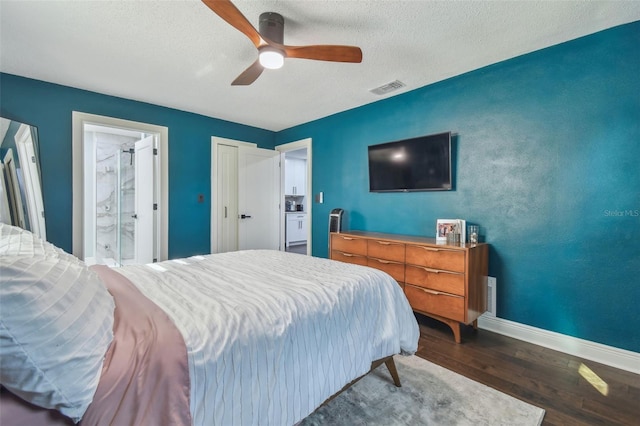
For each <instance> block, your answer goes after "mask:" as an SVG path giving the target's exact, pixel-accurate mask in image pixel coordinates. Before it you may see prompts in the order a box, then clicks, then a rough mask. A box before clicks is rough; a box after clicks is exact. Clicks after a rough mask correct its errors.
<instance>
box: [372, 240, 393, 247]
mask: <svg viewBox="0 0 640 426" xmlns="http://www.w3.org/2000/svg"><path fill="white" fill-rule="evenodd" d="M376 243H378V244H381V245H383V246H390V245H391V243H390V242H388V241H376Z"/></svg>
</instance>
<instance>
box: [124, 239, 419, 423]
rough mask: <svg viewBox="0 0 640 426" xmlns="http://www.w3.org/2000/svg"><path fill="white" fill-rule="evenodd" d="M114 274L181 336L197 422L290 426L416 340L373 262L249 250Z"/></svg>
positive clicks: (397, 294)
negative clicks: (131, 285) (365, 264)
mask: <svg viewBox="0 0 640 426" xmlns="http://www.w3.org/2000/svg"><path fill="white" fill-rule="evenodd" d="M117 271H118V272H119V273H121V274H122V275H124V276H125V277H127V278H128V279H129V280H131V282H133V283H134V284H135V285H136V287H138V288H139V289H140V290H141V291H142V293H143V294H144V295H145V296H147V297H148V298H149V299H151V300H152V301H153V302H154V303H155V304H157V305H158V306H160V307H161V308H162V309H163V310H164V311H165V312H166V313H167V314H168V315H169V316H170V317H171V319H172V320H173V321H174V323H175V324H176V326H177V328H178V329H179V330H180V332H181V333H182V335H183V337H184V340H185V343H186V347H187V354H188V363H189V376H190V381H191V384H190V387H191V389H190V391H191V397H190V410H191V414H192V418H193V422H194V424H195V425H205V424H206V425H293V424H295V423H297V422H299V421H300V420H302V419H303V418H304V417H306V416H307V415H309V414H310V413H312V412H313V411H314V410H315V408H316V407H317V406H319V405H320V404H321V403H322V402H324V401H325V400H326V399H327V398H329V397H330V396H331V395H333V394H335V393H336V392H338V391H339V390H340V389H342V388H343V387H344V386H345V385H346V384H347V383H349V382H351V381H352V380H353V379H355V378H357V377H359V376H361V375H363V374H365V373H366V372H367V371H368V370H369V368H370V366H371V362H372V361H374V360H377V359H380V358H383V357H385V356H388V355H392V354H396V353H407V354H411V353H413V352H415V351H416V349H417V342H418V335H419V332H418V325H417V323H416V320H415V317H414V316H413V312H412V310H411V308H410V306H409V303H408V302H407V299H406V298H405V296H404V294H403V292H402V289H401V288H400V287H399V286H398V284H397V283H396V282H395V281H394V280H393V279H392V278H391V277H390V276H388V275H387V274H385V273H383V272H380V271H378V270H375V269H372V268H366V267H362V266H357V265H350V264H346V263H341V262H336V261H331V260H328V259H321V258H315V257H311V256H303V255H298V254H292V253H285V252H279V251H270V250H250V251H240V252H232V253H222V254H214V255H208V256H194V257H190V258H186V259H181V260H172V261H165V262H161V263H155V264H150V265H132V266H126V267H123V268H119V269H117Z"/></svg>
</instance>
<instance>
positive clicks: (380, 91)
mask: <svg viewBox="0 0 640 426" xmlns="http://www.w3.org/2000/svg"><path fill="white" fill-rule="evenodd" d="M404 86H406V84H404V83H403V82H401V81H400V80H396V81H392V82H391V83H387V84H385V85H382V86H380V87H376V88H375V89H371V90H369V91H370V92H371V93H373V94H375V95H386V94H387V93H389V92H393V91H394V90H398V89H400V88H401V87H404Z"/></svg>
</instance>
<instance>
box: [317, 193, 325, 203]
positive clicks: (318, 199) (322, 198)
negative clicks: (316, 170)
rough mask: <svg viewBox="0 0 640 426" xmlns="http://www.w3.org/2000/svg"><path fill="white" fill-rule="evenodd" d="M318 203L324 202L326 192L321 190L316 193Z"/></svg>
mask: <svg viewBox="0 0 640 426" xmlns="http://www.w3.org/2000/svg"><path fill="white" fill-rule="evenodd" d="M316 203H318V204H322V203H324V192H322V191H320V192H318V193H317V194H316Z"/></svg>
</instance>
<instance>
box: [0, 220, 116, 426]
mask: <svg viewBox="0 0 640 426" xmlns="http://www.w3.org/2000/svg"><path fill="white" fill-rule="evenodd" d="M0 280H1V284H0V382H1V383H2V385H3V386H5V387H6V388H8V389H9V390H10V391H11V392H13V393H14V394H16V395H18V396H20V397H21V398H23V399H25V400H27V401H29V402H31V403H33V404H35V405H38V406H40V407H44V408H53V409H56V410H59V411H60V412H61V413H62V414H64V415H66V416H68V417H70V418H71V419H72V420H74V421H75V422H78V421H79V420H80V419H81V418H82V415H83V414H84V412H85V411H86V409H87V407H88V405H89V404H90V403H91V400H92V398H93V395H94V394H95V391H96V388H97V386H98V381H99V379H100V373H101V371H102V363H103V360H104V355H105V353H106V351H107V348H108V347H109V344H110V343H111V341H112V339H113V311H114V308H115V305H114V302H113V298H112V297H111V295H110V294H109V292H108V291H107V289H106V288H105V286H104V284H103V283H102V281H100V279H99V278H98V276H97V275H96V274H95V273H94V272H92V271H90V270H89V269H87V267H86V266H85V264H84V263H83V262H82V261H80V260H79V259H77V258H76V257H74V256H72V255H70V254H68V253H65V252H64V251H63V250H61V249H59V248H57V247H55V246H54V245H52V244H50V243H48V242H46V241H42V240H41V239H39V238H38V237H37V236H35V235H34V234H32V233H31V232H28V231H24V230H22V229H20V228H17V227H14V226H10V225H5V224H0Z"/></svg>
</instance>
